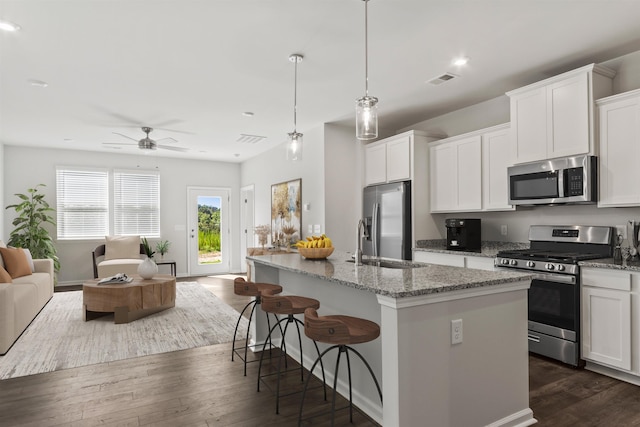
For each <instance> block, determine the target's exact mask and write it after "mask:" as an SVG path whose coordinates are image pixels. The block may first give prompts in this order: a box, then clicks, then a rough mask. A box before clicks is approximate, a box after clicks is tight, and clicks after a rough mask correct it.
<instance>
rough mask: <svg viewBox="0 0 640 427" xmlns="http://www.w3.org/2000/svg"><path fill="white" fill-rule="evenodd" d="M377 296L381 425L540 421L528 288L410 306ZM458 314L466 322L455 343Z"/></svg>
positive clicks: (510, 424)
mask: <svg viewBox="0 0 640 427" xmlns="http://www.w3.org/2000/svg"><path fill="white" fill-rule="evenodd" d="M435 297H436V300H437V298H438V295H437V294H436V295H435ZM441 298H442V297H440V299H441ZM379 301H380V303H381V304H382V322H381V324H382V343H383V345H382V349H383V353H382V358H383V366H384V370H383V382H384V384H385V387H384V389H383V394H384V420H383V425H384V426H408V425H438V426H463V425H464V426H485V425H492V426H515V425H520V426H525V425H530V424H533V423H535V422H536V421H535V419H533V415H532V412H531V410H530V409H529V379H528V372H529V367H528V348H527V291H526V289H519V290H513V291H505V292H502V293H495V294H491V295H483V296H478V295H474V296H473V297H469V298H461V299H455V300H452V301H439V302H430V301H429V298H428V297H424V298H418V299H415V300H414V301H413V302H415V303H418V301H420V305H415V306H411V305H410V306H406V307H405V306H403V304H404V305H409V304H407V303H408V302H409V301H410V299H397V300H396V299H393V298H389V297H379ZM454 319H462V321H463V342H462V343H460V344H451V321H452V320H454ZM425 423H426V424H425Z"/></svg>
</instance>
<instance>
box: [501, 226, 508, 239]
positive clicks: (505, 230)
mask: <svg viewBox="0 0 640 427" xmlns="http://www.w3.org/2000/svg"><path fill="white" fill-rule="evenodd" d="M507 232H508V231H507V226H506V225H501V226H500V234H502V235H503V236H506V235H507Z"/></svg>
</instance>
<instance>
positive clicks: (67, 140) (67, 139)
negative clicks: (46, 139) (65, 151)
mask: <svg viewBox="0 0 640 427" xmlns="http://www.w3.org/2000/svg"><path fill="white" fill-rule="evenodd" d="M64 142H73V138H65V139H64Z"/></svg>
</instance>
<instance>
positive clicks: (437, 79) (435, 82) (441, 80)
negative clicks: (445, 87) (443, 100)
mask: <svg viewBox="0 0 640 427" xmlns="http://www.w3.org/2000/svg"><path fill="white" fill-rule="evenodd" d="M456 77H458V76H456V75H455V74H452V73H444V74H443V75H441V76H438V77H435V78H433V79H431V80H429V81H428V83H430V84H432V85H439V84H442V83H444V82H448V81H449V80H453V79H455V78H456Z"/></svg>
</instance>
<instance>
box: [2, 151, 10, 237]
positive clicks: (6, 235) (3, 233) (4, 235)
mask: <svg viewBox="0 0 640 427" xmlns="http://www.w3.org/2000/svg"><path fill="white" fill-rule="evenodd" d="M4 180H5V178H4V144H3V143H1V142H0V240H4V241H5V242H7V241H8V240H9V231H7V232H6V233H5V232H4V230H5V228H4V216H5V215H4V206H5V204H4Z"/></svg>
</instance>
